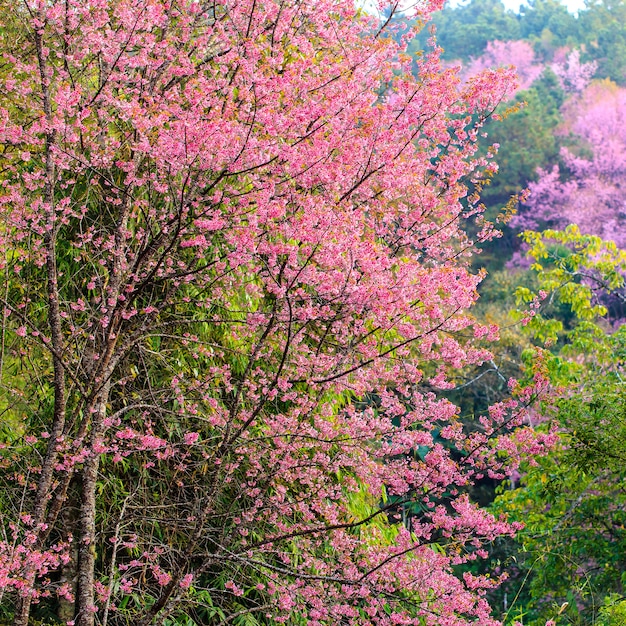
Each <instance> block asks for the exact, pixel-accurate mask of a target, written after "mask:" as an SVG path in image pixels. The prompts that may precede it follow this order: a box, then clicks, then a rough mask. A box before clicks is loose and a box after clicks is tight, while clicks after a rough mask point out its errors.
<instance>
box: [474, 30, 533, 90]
mask: <svg viewBox="0 0 626 626" xmlns="http://www.w3.org/2000/svg"><path fill="white" fill-rule="evenodd" d="M510 66H512V67H514V68H515V72H516V74H517V77H518V85H517V89H528V88H529V87H530V86H531V84H532V83H533V82H534V81H535V80H537V78H539V76H541V73H542V72H543V70H544V67H543V64H542V63H539V62H538V61H537V59H536V58H535V51H534V50H533V48H532V46H531V45H530V44H529V43H528V42H527V41H521V40H520V41H498V40H495V41H490V42H489V43H488V44H487V47H486V48H485V52H484V53H483V54H482V55H481V56H479V57H477V58H474V59H471V62H470V63H469V65H468V66H467V67H465V68H464V69H463V75H464V76H466V77H470V76H475V75H476V74H478V73H479V72H482V71H483V70H485V69H488V68H492V69H493V68H498V67H510ZM514 93H515V90H512V91H511V92H510V93H509V97H512V96H513V95H514Z"/></svg>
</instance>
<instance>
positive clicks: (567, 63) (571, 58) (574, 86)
mask: <svg viewBox="0 0 626 626" xmlns="http://www.w3.org/2000/svg"><path fill="white" fill-rule="evenodd" d="M555 56H556V55H555ZM558 56H564V55H561V54H560V55H558ZM550 67H551V68H552V71H553V72H554V73H555V74H556V75H557V77H558V78H559V81H560V83H561V87H562V88H563V90H564V91H566V92H570V93H580V92H582V91H584V90H585V87H587V85H588V84H589V82H590V81H591V79H592V78H593V75H594V74H595V73H596V70H597V69H598V64H597V62H596V61H590V62H589V63H581V62H580V50H572V51H571V52H569V54H567V56H565V58H563V59H559V60H555V62H554V63H552V65H551V66H550Z"/></svg>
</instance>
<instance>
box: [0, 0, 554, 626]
mask: <svg viewBox="0 0 626 626" xmlns="http://www.w3.org/2000/svg"><path fill="white" fill-rule="evenodd" d="M434 8H436V7H435V6H434V5H433V6H424V7H422V8H421V9H420V12H421V15H422V17H423V18H427V16H428V13H429V11H431V10H432V9H434ZM2 19H3V23H4V28H3V29H2V31H1V32H0V38H1V41H0V50H1V54H2V60H3V65H2V70H1V71H2V73H3V80H2V87H1V91H0V144H1V145H2V152H1V155H2V156H1V158H2V174H1V177H2V178H1V180H2V187H1V189H2V191H1V193H0V203H1V204H2V213H1V215H2V225H1V226H0V240H1V241H2V247H3V251H4V252H3V255H2V257H1V260H2V262H1V264H0V266H1V269H2V276H3V284H2V289H1V296H0V297H1V298H2V302H3V314H4V315H3V320H4V321H3V327H2V352H1V357H2V358H1V360H0V373H1V376H2V385H3V386H2V390H3V397H2V408H3V412H4V416H5V420H6V424H7V425H8V426H7V428H6V429H5V431H4V432H3V435H2V449H1V454H2V457H1V463H0V472H1V473H0V476H1V478H2V480H3V486H4V489H3V495H2V507H1V513H2V518H1V523H2V530H3V535H2V538H1V539H0V572H2V573H1V574H0V591H1V592H2V593H3V605H4V606H9V607H10V610H11V611H12V612H13V619H14V623H15V624H17V625H21V626H25V625H26V624H27V623H28V621H29V619H30V617H31V616H33V615H35V616H37V615H49V614H50V611H56V613H57V616H58V617H59V618H61V619H63V620H66V621H67V622H68V623H73V624H76V625H77V626H92V625H93V624H95V623H96V622H97V623H100V624H103V625H106V624H110V623H113V624H117V623H119V624H121V623H124V624H127V623H130V622H132V623H135V624H140V625H147V624H151V623H159V624H163V623H172V620H176V619H178V618H180V619H184V620H189V619H191V620H192V621H194V623H234V622H236V620H238V619H239V618H245V619H246V620H247V621H246V623H281V622H286V623H289V624H299V623H302V624H304V623H306V624H311V625H316V624H329V623H343V624H420V625H421V624H438V625H444V624H447V625H450V626H452V625H455V626H461V625H462V624H468V623H475V622H476V620H478V621H479V622H480V623H481V624H483V625H485V626H487V625H489V624H495V622H494V620H492V619H491V618H490V617H489V607H488V606H487V603H486V602H485V600H484V593H485V590H486V589H488V588H490V587H491V586H493V585H494V584H497V581H496V580H492V579H490V578H488V577H478V576H471V575H469V574H465V575H460V574H458V571H459V570H458V568H457V566H459V565H462V564H463V563H465V562H467V561H469V560H472V559H475V558H479V557H481V556H482V555H484V547H485V543H488V542H489V541H491V540H492V539H493V538H494V537H496V536H497V535H499V534H502V533H511V532H513V530H514V527H512V526H510V525H508V524H507V523H506V522H505V521H504V520H500V519H495V518H493V517H492V516H490V515H488V514H487V513H485V512H484V511H481V510H480V509H479V508H477V506H475V505H474V504H473V503H472V502H470V501H469V499H468V497H467V495H466V491H467V487H468V485H470V484H471V483H472V481H473V480H476V479H478V478H480V477H481V476H483V475H485V474H487V473H488V474H489V475H490V476H496V477H497V476H502V475H504V473H505V472H506V471H507V470H508V468H509V467H510V466H513V465H514V464H515V463H516V459H517V458H518V456H519V454H521V453H522V452H523V451H525V450H535V449H538V448H541V446H542V445H543V444H544V443H545V442H546V441H547V440H549V437H548V438H547V440H544V439H542V438H541V436H540V435H536V434H535V433H533V432H532V430H530V429H525V428H522V427H520V426H521V424H522V423H523V421H524V415H525V413H524V411H525V406H526V405H527V404H528V403H529V402H530V401H531V400H532V398H533V397H534V396H535V395H536V393H538V392H539V391H540V390H541V388H542V385H544V382H543V379H542V377H541V375H540V373H538V374H537V379H536V381H535V382H536V384H535V385H534V386H531V387H529V388H524V389H522V388H519V387H517V386H515V385H512V387H513V393H514V397H513V398H512V399H511V400H509V401H506V402H503V403H500V404H498V405H496V406H493V407H492V408H491V409H490V411H489V413H488V414H487V415H485V416H483V417H481V418H480V420H479V421H477V422H476V424H474V425H472V426H471V428H469V429H465V428H464V425H463V423H462V422H461V421H460V420H459V416H458V414H457V410H456V408H455V407H454V406H453V405H452V404H450V403H449V402H447V401H446V400H444V399H442V398H441V397H439V396H438V395H437V393H436V392H437V389H441V388H446V387H447V386H449V385H450V383H449V381H448V379H447V374H448V371H449V369H450V368H458V367H460V366H462V365H464V364H468V363H469V364H471V363H477V362H480V361H482V360H484V359H486V358H487V357H488V353H487V352H486V350H485V349H484V347H481V346H480V345H477V344H475V342H476V341H477V340H478V339H480V338H485V339H489V338H493V337H494V336H495V329H493V328H487V327H483V326H481V325H480V324H478V323H477V322H476V321H475V320H474V319H472V317H471V316H470V315H469V314H468V313H467V310H468V308H469V307H471V305H472V303H473V302H474V301H475V299H476V297H477V295H476V286H477V284H478V282H479V281H480V278H481V276H480V275H478V276H477V275H473V274H472V273H470V271H469V268H468V258H469V255H470V254H471V252H472V250H473V246H474V244H473V242H472V241H470V240H469V239H468V238H467V236H466V235H465V234H464V232H463V231H462V230H461V229H460V226H459V222H460V220H461V218H464V219H476V220H479V221H480V219H481V218H480V211H481V206H480V204H479V200H478V198H477V197H475V196H469V197H468V192H467V187H466V184H465V183H466V181H469V180H470V179H471V180H474V181H478V180H479V179H480V176H481V171H482V169H483V168H484V167H486V166H488V165H489V163H488V162H487V161H486V160H485V159H482V158H478V157H476V156H475V154H476V138H477V135H478V132H479V129H480V127H481V125H482V124H483V123H484V121H485V120H486V118H487V117H488V116H489V115H491V113H492V112H493V111H494V109H495V107H496V106H497V105H498V103H499V102H500V100H501V99H502V97H503V94H505V93H506V92H507V90H508V89H509V86H510V84H511V81H512V74H511V72H510V71H509V70H504V69H499V70H494V71H487V72H484V73H482V74H480V75H478V76H476V77H473V78H472V79H470V80H469V81H468V82H467V83H466V84H465V85H464V86H463V87H459V86H458V79H457V76H456V73H455V71H453V70H446V71H443V70H441V69H440V66H439V60H438V51H437V50H436V49H435V50H434V52H433V53H432V54H430V55H427V56H425V57H424V58H422V59H421V60H419V61H418V75H417V77H416V78H414V77H413V76H411V72H410V70H411V62H410V60H409V59H408V58H405V57H404V56H403V55H402V49H401V48H400V47H399V45H398V44H397V43H394V41H393V39H392V38H391V37H387V36H386V35H385V33H384V29H385V26H386V25H385V24H384V23H383V24H382V25H381V23H380V22H378V21H376V20H374V19H373V18H370V17H367V16H366V15H364V14H363V13H362V12H359V11H357V10H355V9H354V8H353V5H352V3H351V2H346V1H344V0H321V1H320V0H317V1H316V2H309V1H305V2H292V1H291V0H281V1H274V0H268V1H267V2H263V3H259V2H257V0H232V1H231V0H225V1H220V2H200V1H198V0H175V1H172V0H146V1H145V2H141V3H138V2H135V1H134V0H94V1H91V2H84V1H82V0H64V1H63V2H60V1H56V0H26V1H25V2H23V3H22V4H19V5H18V4H15V3H12V2H3V3H2ZM493 234H494V231H493V226H492V225H490V224H488V223H482V225H481V228H480V232H479V235H478V237H479V238H482V239H486V238H489V237H491V236H493ZM435 432H436V433H437V436H436V437H435ZM511 432H513V434H510V433H511ZM405 505H406V506H405ZM408 505H411V506H412V509H411V510H412V511H413V512H412V513H411V515H406V514H405V511H407V510H408V508H407V506H408ZM398 517H399V518H400V519H401V520H402V522H403V523H402V522H401V521H400V520H399V519H398ZM183 616H184V617H183ZM185 623H188V622H187V621H186V622H185Z"/></svg>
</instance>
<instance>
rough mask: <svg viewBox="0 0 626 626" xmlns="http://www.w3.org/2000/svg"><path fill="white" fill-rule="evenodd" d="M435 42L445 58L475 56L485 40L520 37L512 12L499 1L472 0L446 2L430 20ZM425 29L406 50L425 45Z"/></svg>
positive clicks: (515, 18) (415, 49)
mask: <svg viewBox="0 0 626 626" xmlns="http://www.w3.org/2000/svg"><path fill="white" fill-rule="evenodd" d="M433 23H434V24H435V26H436V29H437V41H438V43H439V45H440V46H442V48H443V49H444V55H443V56H444V58H445V59H463V60H467V59H469V58H470V57H478V56H480V55H481V54H482V53H483V51H484V50H485V46H486V45H487V43H488V42H490V41H493V40H494V39H499V40H501V41H508V40H511V39H519V38H520V28H519V24H518V20H517V17H516V15H515V14H514V13H513V12H512V11H509V10H507V9H506V8H505V7H504V4H503V3H502V2H501V0H473V1H472V2H469V3H468V4H460V5H457V6H454V7H453V6H451V5H448V6H446V8H444V9H443V11H441V12H439V13H438V14H437V15H436V16H435V17H434V19H433ZM427 38H428V33H427V32H422V33H420V35H419V36H418V37H417V38H416V39H415V40H414V41H413V42H411V46H410V47H409V53H411V54H414V53H415V52H416V51H417V50H423V49H424V48H425V44H426V40H427Z"/></svg>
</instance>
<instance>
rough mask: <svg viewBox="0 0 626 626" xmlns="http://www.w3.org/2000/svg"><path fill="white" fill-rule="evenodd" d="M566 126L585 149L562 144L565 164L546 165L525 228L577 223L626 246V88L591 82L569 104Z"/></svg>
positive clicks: (523, 218) (522, 219) (522, 222)
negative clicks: (625, 200)
mask: <svg viewBox="0 0 626 626" xmlns="http://www.w3.org/2000/svg"><path fill="white" fill-rule="evenodd" d="M563 108H564V110H563V115H564V118H565V131H567V130H569V131H570V132H571V133H572V135H573V136H574V137H575V138H577V142H578V146H580V147H582V149H580V148H579V149H578V150H576V151H575V150H574V148H570V149H567V148H565V149H562V150H561V157H562V162H563V165H562V167H559V166H556V165H555V166H553V168H552V169H550V170H540V171H539V179H538V180H537V182H533V183H530V185H529V189H530V192H531V195H530V198H529V200H528V205H527V206H528V208H527V210H525V211H523V212H521V213H520V215H519V216H518V217H517V218H515V221H514V223H515V224H516V225H517V226H519V227H522V228H530V229H535V228H537V227H541V226H546V225H547V226H556V227H558V228H563V227H565V226H567V225H568V224H577V225H578V226H579V227H580V230H581V231H582V232H583V233H584V234H592V235H598V236H600V237H601V238H603V239H606V240H610V241H615V242H616V243H617V244H618V246H620V247H622V248H623V247H625V246H626V224H625V219H626V207H625V205H624V200H623V196H624V186H625V184H626V133H625V130H624V129H625V128H626V126H625V115H626V91H625V90H624V89H622V88H620V87H618V86H617V85H615V84H614V83H611V82H610V81H599V82H594V83H592V84H590V85H589V86H588V87H587V88H586V89H585V91H584V92H583V93H582V94H581V96H580V97H579V98H574V99H571V100H569V101H568V102H567V103H566V105H565V106H564V107H563Z"/></svg>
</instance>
